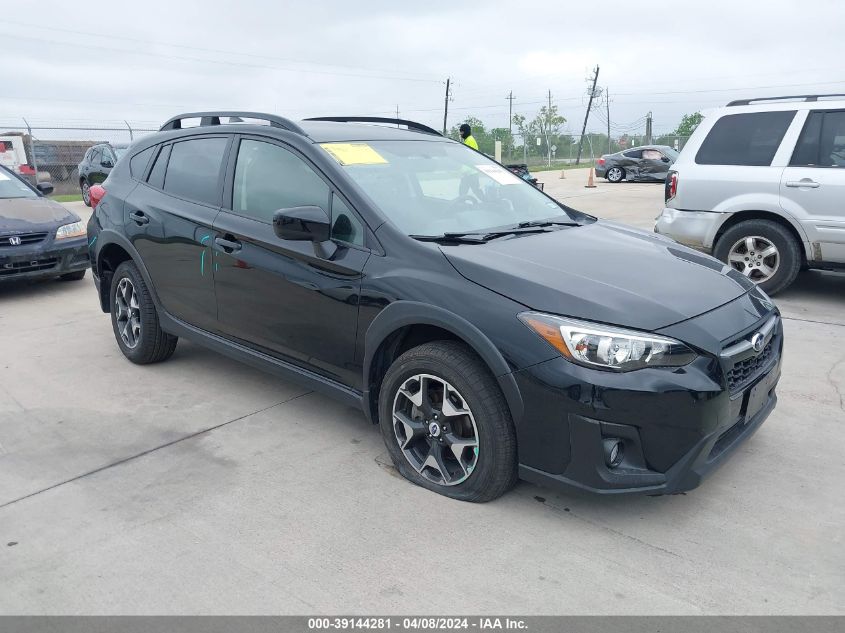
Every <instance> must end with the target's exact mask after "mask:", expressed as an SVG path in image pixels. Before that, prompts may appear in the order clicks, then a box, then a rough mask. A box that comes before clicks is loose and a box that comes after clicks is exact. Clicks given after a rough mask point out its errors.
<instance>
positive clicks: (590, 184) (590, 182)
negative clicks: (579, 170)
mask: <svg viewBox="0 0 845 633" xmlns="http://www.w3.org/2000/svg"><path fill="white" fill-rule="evenodd" d="M594 169H595V168H594V167H590V175H589V177H588V178H587V184H586V185H584V187H585V188H586V189H595V188H596V184H595V183H594V182H593V170H594Z"/></svg>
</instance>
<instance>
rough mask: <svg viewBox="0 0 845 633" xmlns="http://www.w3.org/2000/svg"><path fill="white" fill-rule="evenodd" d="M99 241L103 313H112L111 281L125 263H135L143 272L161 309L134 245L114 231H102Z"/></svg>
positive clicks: (98, 258) (154, 301)
mask: <svg viewBox="0 0 845 633" xmlns="http://www.w3.org/2000/svg"><path fill="white" fill-rule="evenodd" d="M97 237H98V240H97V248H98V251H97V266H96V268H95V272H96V273H97V275H98V276H99V277H100V279H101V280H102V281H101V283H100V307H101V308H102V310H103V312H110V311H111V305H110V304H109V292H110V290H111V279H112V275H113V274H114V271H116V270H117V267H118V266H120V264H122V263H123V262H125V261H129V260H131V261H133V262H135V265H136V266H137V267H138V270H139V271H140V272H141V276H142V277H143V278H144V283H146V284H147V288H149V291H150V295H151V296H152V298H153V303H154V304H155V306H156V308H158V307H159V301H158V295H156V291H155V286H153V283H152V280H151V279H150V274H149V272H148V271H147V267H146V266H144V262H143V261H141V256H140V255H139V254H138V251H136V250H135V248H134V247H133V246H132V244H131V243H130V242H129V241H128V240H127V239H126V238H124V237H123V236H122V235H120V234H119V233H115V232H114V231H101V232H100V233H99V234H98V236H97Z"/></svg>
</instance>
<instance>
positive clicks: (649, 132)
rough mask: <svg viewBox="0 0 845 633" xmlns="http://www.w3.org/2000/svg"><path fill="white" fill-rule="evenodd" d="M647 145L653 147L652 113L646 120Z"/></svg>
mask: <svg viewBox="0 0 845 633" xmlns="http://www.w3.org/2000/svg"><path fill="white" fill-rule="evenodd" d="M645 144H646V145H651V112H649V113H648V115H647V116H646V119H645Z"/></svg>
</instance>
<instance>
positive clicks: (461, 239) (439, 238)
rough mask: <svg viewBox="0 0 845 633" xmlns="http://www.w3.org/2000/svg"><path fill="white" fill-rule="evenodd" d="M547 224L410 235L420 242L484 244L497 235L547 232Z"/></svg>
mask: <svg viewBox="0 0 845 633" xmlns="http://www.w3.org/2000/svg"><path fill="white" fill-rule="evenodd" d="M548 232H549V228H548V226H518V227H515V228H512V229H501V230H497V231H471V232H467V233H443V234H441V235H411V236H409V237H412V238H414V239H415V240H419V241H421V242H452V243H459V244H484V243H485V242H489V241H490V240H494V239H496V238H497V237H504V236H506V235H517V234H521V233H548Z"/></svg>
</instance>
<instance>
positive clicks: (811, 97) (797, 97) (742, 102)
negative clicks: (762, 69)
mask: <svg viewBox="0 0 845 633" xmlns="http://www.w3.org/2000/svg"><path fill="white" fill-rule="evenodd" d="M822 97H845V94H829V95H789V96H786V97H758V98H756V99H737V100H736V101H731V102H730V103H729V104H728V105H729V106H740V105H751V104H752V103H754V102H756V101H818V100H819V99H821V98H822Z"/></svg>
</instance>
